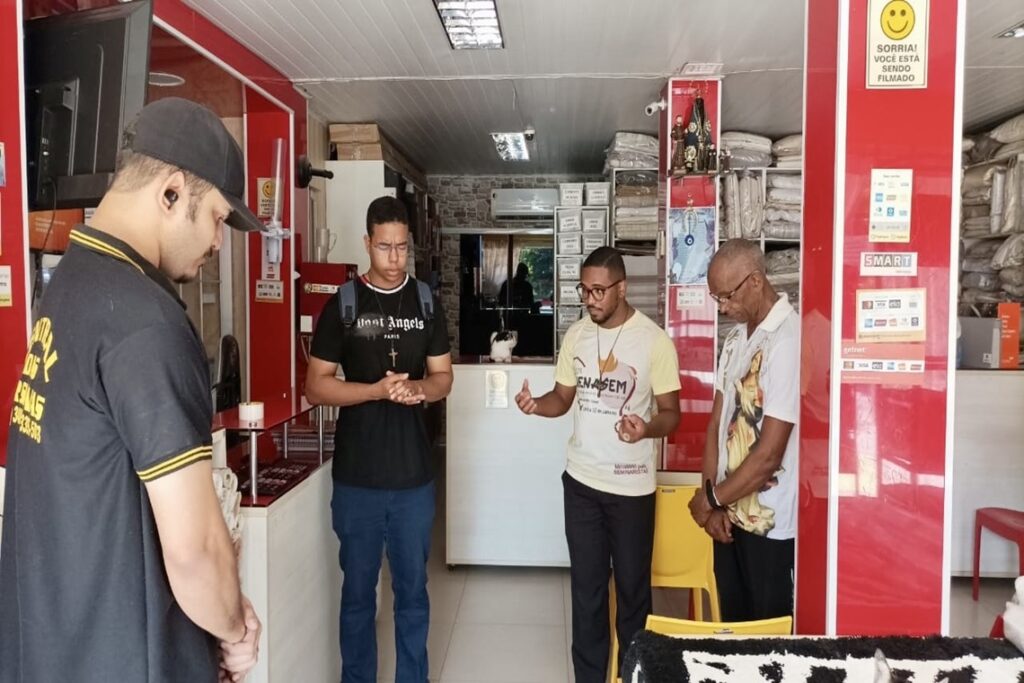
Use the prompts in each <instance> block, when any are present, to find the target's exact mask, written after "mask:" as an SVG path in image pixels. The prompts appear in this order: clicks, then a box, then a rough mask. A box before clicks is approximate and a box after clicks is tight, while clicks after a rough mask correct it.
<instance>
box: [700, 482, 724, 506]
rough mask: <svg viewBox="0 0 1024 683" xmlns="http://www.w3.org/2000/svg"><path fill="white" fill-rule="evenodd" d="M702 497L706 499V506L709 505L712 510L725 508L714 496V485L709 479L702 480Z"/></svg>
mask: <svg viewBox="0 0 1024 683" xmlns="http://www.w3.org/2000/svg"><path fill="white" fill-rule="evenodd" d="M704 496H705V497H706V498H707V499H708V505H710V506H711V507H712V509H715V510H724V509H725V506H724V505H722V504H721V503H719V502H718V497H717V496H716V495H715V485H714V484H712V483H711V480H710V479H705V480H704Z"/></svg>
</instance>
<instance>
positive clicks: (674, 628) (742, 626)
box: [645, 614, 793, 636]
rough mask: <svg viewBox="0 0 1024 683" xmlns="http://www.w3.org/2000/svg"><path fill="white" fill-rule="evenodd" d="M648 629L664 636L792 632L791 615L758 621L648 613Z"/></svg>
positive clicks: (769, 634)
mask: <svg viewBox="0 0 1024 683" xmlns="http://www.w3.org/2000/svg"><path fill="white" fill-rule="evenodd" d="M645 628H646V629H647V630H648V631H654V632H655V633H660V634H662V635H666V636H690V635H694V636H695V635H707V636H724V635H730V636H731V635H737V636H788V635H791V634H792V633H793V617H775V618H774V619H760V620H758V621H733V622H728V621H691V620H690V619H674V618H672V617H660V616H657V615H655V614H651V615H648V617H647V626H646V627H645Z"/></svg>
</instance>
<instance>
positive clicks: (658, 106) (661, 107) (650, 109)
mask: <svg viewBox="0 0 1024 683" xmlns="http://www.w3.org/2000/svg"><path fill="white" fill-rule="evenodd" d="M666 107H668V102H666V101H665V100H663V99H662V100H658V101H657V102H651V103H650V104H648V105H647V106H646V107H644V113H645V114H647V115H648V116H654V115H655V114H657V113H658V112H659V111H665V108H666Z"/></svg>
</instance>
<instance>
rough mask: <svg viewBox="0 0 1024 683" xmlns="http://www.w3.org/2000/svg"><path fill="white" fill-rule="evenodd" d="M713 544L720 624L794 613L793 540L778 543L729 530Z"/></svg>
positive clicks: (737, 530) (773, 540)
mask: <svg viewBox="0 0 1024 683" xmlns="http://www.w3.org/2000/svg"><path fill="white" fill-rule="evenodd" d="M732 538H733V542H732V543H718V542H717V541H716V542H715V580H716V581H717V582H718V598H719V602H720V604H721V607H722V620H723V621H752V620H755V619H770V618H772V617H784V616H789V615H792V614H793V546H794V542H793V539H789V540H785V541H780V540H775V539H771V538H765V537H764V536H758V535H757V534H752V533H749V532H747V531H744V530H743V529H740V528H739V527H736V526H734V527H733V528H732Z"/></svg>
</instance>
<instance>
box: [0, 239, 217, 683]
mask: <svg viewBox="0 0 1024 683" xmlns="http://www.w3.org/2000/svg"><path fill="white" fill-rule="evenodd" d="M71 242H72V244H71V245H70V247H69V249H68V252H67V254H66V255H65V256H64V258H63V259H62V260H61V263H60V265H59V266H58V268H57V270H56V271H55V273H54V275H53V278H52V280H51V281H50V284H49V286H48V287H47V291H46V295H45V296H44V297H43V300H42V302H41V305H40V310H39V316H40V317H39V320H38V322H36V324H35V327H34V328H33V332H32V336H31V339H30V342H29V351H28V355H27V356H26V361H25V369H24V371H23V373H22V376H21V377H20V381H19V382H18V385H17V389H16V391H15V396H14V409H13V410H12V414H11V426H10V437H9V440H8V445H7V482H6V498H5V501H4V520H3V547H2V549H0V634H2V635H0V682H2V683H14V682H15V681H17V682H19V683H21V682H27V681H40V682H42V681H72V680H73V681H83V682H89V683H91V682H96V683H110V682H111V681H146V682H148V683H156V682H160V683H171V682H177V681H181V682H182V683H184V682H186V681H188V682H189V683H192V682H196V681H199V682H203V681H206V682H209V683H213V682H214V681H216V680H217V665H218V658H217V652H216V642H215V639H214V638H213V637H212V636H211V635H210V634H208V633H206V632H205V631H203V630H202V629H200V628H199V627H198V626H196V625H195V624H194V623H193V622H192V621H190V620H189V618H188V617H187V616H185V613H184V612H183V611H182V610H181V608H180V607H179V605H178V604H177V602H176V601H175V599H174V596H173V594H172V593H171V588H170V584H169V583H168V579H167V574H166V571H165V569H164V563H163V557H162V553H161V547H160V539H159V536H158V534H157V529H156V524H155V521H154V518H153V510H152V507H151V506H150V503H149V498H148V496H147V495H146V490H145V487H144V483H145V482H147V481H152V480H154V479H157V478H158V477H161V476H164V475H167V474H170V473H172V472H176V471H178V470H179V469H181V468H183V467H188V466H189V465H191V464H193V463H195V462H197V461H200V460H204V459H209V458H210V457H211V454H212V451H211V448H210V424H211V420H212V407H211V404H210V377H209V371H208V369H207V367H206V354H205V353H204V351H203V347H202V344H201V343H200V340H199V337H198V336H197V335H196V332H195V330H194V328H193V327H192V325H191V323H190V322H189V320H188V317H187V316H186V314H185V310H184V306H183V304H182V303H181V301H180V300H179V299H178V297H177V294H176V293H175V289H174V287H173V286H172V285H171V283H170V282H169V281H168V280H167V279H166V278H165V277H164V276H163V275H162V274H161V273H160V272H159V271H157V270H156V269H155V268H154V267H153V266H151V265H150V264H149V263H148V262H146V261H145V260H144V259H143V258H142V257H140V256H139V255H138V254H137V253H136V252H135V251H133V250H132V249H131V248H130V247H129V246H128V245H127V244H125V243H123V242H121V241H120V240H117V239H114V238H113V237H111V236H110V235H107V234H105V233H102V232H100V231H98V230H93V229H91V228H87V227H85V226H78V228H77V229H76V230H75V231H73V232H72V233H71Z"/></svg>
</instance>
